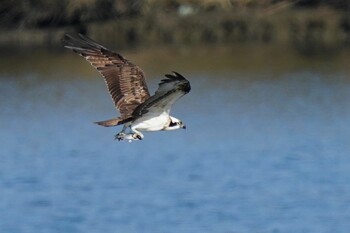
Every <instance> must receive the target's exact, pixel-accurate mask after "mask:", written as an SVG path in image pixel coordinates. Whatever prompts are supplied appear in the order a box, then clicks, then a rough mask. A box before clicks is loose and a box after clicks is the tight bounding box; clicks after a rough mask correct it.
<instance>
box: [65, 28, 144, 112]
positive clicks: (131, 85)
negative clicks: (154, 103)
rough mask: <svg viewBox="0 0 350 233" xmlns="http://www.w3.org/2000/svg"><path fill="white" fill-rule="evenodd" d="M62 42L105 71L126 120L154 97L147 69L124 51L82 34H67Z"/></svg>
mask: <svg viewBox="0 0 350 233" xmlns="http://www.w3.org/2000/svg"><path fill="white" fill-rule="evenodd" d="M62 41H63V44H64V47H66V48H68V49H72V50H73V51H74V52H76V53H79V54H80V55H81V56H83V57H85V59H86V60H87V61H89V62H90V64H91V65H92V66H94V67H95V68H96V69H97V70H98V71H99V72H100V73H101V74H102V76H103V77H104V80H105V82H106V84H107V87H108V91H109V93H110V94H111V96H112V99H113V101H114V105H115V106H116V108H117V109H118V110H119V112H120V114H121V118H122V119H127V118H129V117H131V116H132V113H133V111H134V109H135V108H136V107H137V106H138V105H140V104H141V103H143V102H144V101H145V100H146V99H148V98H149V97H150V94H149V92H148V88H147V84H146V81H145V74H144V72H143V71H142V70H141V69H140V68H139V67H138V66H136V65H134V64H132V63H131V62H130V61H128V60H126V59H125V58H124V57H122V56H121V55H120V54H118V53H115V52H112V51H110V50H108V49H107V48H105V47H103V46H102V45H100V44H98V43H97V42H95V41H93V40H91V39H90V38H88V37H86V36H83V35H81V34H78V36H76V37H73V36H71V35H68V34H66V35H65V36H64V38H63V39H62Z"/></svg>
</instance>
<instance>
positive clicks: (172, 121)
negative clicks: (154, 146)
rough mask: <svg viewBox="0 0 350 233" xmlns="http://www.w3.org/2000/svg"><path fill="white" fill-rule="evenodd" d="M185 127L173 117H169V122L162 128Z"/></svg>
mask: <svg viewBox="0 0 350 233" xmlns="http://www.w3.org/2000/svg"><path fill="white" fill-rule="evenodd" d="M175 129H186V125H185V124H184V123H183V122H182V121H180V120H179V119H177V118H175V117H172V116H171V117H170V122H169V125H168V126H167V127H165V128H164V130H175Z"/></svg>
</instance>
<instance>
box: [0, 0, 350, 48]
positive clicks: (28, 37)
mask: <svg viewBox="0 0 350 233" xmlns="http://www.w3.org/2000/svg"><path fill="white" fill-rule="evenodd" d="M349 12H350V1H348V0H332V1H327V0H27V1H15V0H3V1H2V4H1V5H0V15H1V18H0V30H2V33H1V34H0V45H2V46H3V47H4V46H7V45H10V44H12V45H16V46H18V45H22V46H27V45H28V46H29V45H30V46H33V45H38V46H42V45H45V46H56V45H58V44H59V39H60V38H61V36H62V34H63V33H64V32H81V33H85V34H88V35H90V36H91V37H93V38H95V39H97V40H103V41H105V42H106V43H107V44H108V43H115V44H117V45H118V47H123V46H133V45H138V46H148V45H152V44H153V45H158V44H176V45H182V44H189V45H194V44H201V43H202V44H203V43H204V44H219V43H224V44H230V43H250V42H254V43H285V44H288V45H291V46H294V47H295V48H296V49H298V50H300V51H301V52H305V53H307V54H312V53H314V52H336V51H337V50H340V49H342V48H343V47H346V46H349V45H350V16H349V15H350V14H349Z"/></svg>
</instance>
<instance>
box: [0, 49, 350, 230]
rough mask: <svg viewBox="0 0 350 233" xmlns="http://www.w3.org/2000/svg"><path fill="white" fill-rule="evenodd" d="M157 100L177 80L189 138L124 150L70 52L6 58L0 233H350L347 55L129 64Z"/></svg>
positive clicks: (159, 137) (179, 55) (186, 52)
mask: <svg viewBox="0 0 350 233" xmlns="http://www.w3.org/2000/svg"><path fill="white" fill-rule="evenodd" d="M124 54H125V55H126V56H127V57H128V58H129V59H131V60H133V61H134V62H135V63H137V64H139V65H140V66H141V67H144V70H145V72H146V74H147V75H148V77H149V87H150V89H151V92H152V93H153V92H154V91H155V89H156V87H157V83H158V81H159V80H160V79H161V78H162V75H163V74H164V73H167V72H170V71H172V70H175V71H178V72H179V73H181V74H183V75H184V76H185V77H187V78H188V79H189V80H190V81H191V85H192V91H191V92H190V93H189V94H188V95H186V96H185V97H183V98H182V99H181V100H179V102H178V103H177V104H176V106H175V107H174V108H173V111H172V114H173V115H174V116H175V117H178V118H180V119H182V120H183V121H184V122H185V123H186V125H187V129H186V130H178V131H170V132H157V133H145V138H144V140H143V141H138V142H132V143H127V142H118V141H114V140H113V138H114V134H116V133H117V132H118V131H119V130H120V128H103V127H99V126H97V125H95V124H92V122H94V121H99V120H105V119H109V118H112V117H114V116H116V114H117V113H116V111H115V109H114V108H113V104H112V101H111V100H110V97H109V95H108V93H107V92H106V90H105V86H104V82H103V80H102V79H101V78H100V77H99V75H98V73H97V72H95V71H94V70H93V68H92V67H90V66H89V65H88V63H86V62H85V61H84V60H83V59H82V58H81V57H79V56H77V55H75V54H73V53H70V52H69V51H63V52H62V51H61V52H58V51H26V52H16V53H15V54H9V53H3V54H2V56H1V57H0V61H1V65H0V97H1V100H0V109H1V111H0V125H1V130H0V232H4V233H40V232H43V233H62V232H69V233H102V232H103V233H112V232H113V233H118V232H123V233H134V232H149V233H158V232H159V233H168V232H169V233H179V232H181V233H193V232H218V233H250V232H259V233H270V232H271V233H280V232H281V233H282V232H290V233H295V232H304V233H308V232H317V233H326V232H332V233H333V232H348V230H349V229H350V183H349V180H350V143H349V139H350V104H349V103H350V69H349V66H348V64H349V62H348V61H349V59H350V56H349V54H350V53H349V52H346V51H344V52H342V53H340V54H338V55H334V54H332V55H329V56H321V57H303V56H300V55H298V54H297V53H295V52H293V50H289V49H286V48H283V47H282V48H280V47H278V48H276V47H262V46H260V47H256V46H255V47H254V46H248V45H246V46H242V47H231V48H221V47H220V48H218V47H211V48H201V47H199V48H182V49H176V48H162V49H151V48H149V49H143V50H133V51H125V52H124Z"/></svg>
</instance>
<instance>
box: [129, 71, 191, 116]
mask: <svg viewBox="0 0 350 233" xmlns="http://www.w3.org/2000/svg"><path fill="white" fill-rule="evenodd" d="M165 77H166V78H165V79H163V80H162V81H161V82H160V83H159V87H158V90H157V91H156V93H155V94H154V95H153V96H151V97H150V98H149V99H147V100H146V101H145V102H144V103H142V104H141V105H140V106H138V107H137V108H136V109H135V111H134V113H133V116H134V117H140V116H141V115H143V114H145V113H147V112H149V111H153V112H168V113H170V109H171V107H172V105H173V104H174V103H175V102H176V101H177V100H178V99H180V98H181V97H182V96H184V95H185V94H187V93H188V92H190V90H191V85H190V82H189V81H188V80H187V79H186V78H185V77H183V76H182V75H181V74H179V73H176V72H174V71H173V74H166V75H165Z"/></svg>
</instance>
